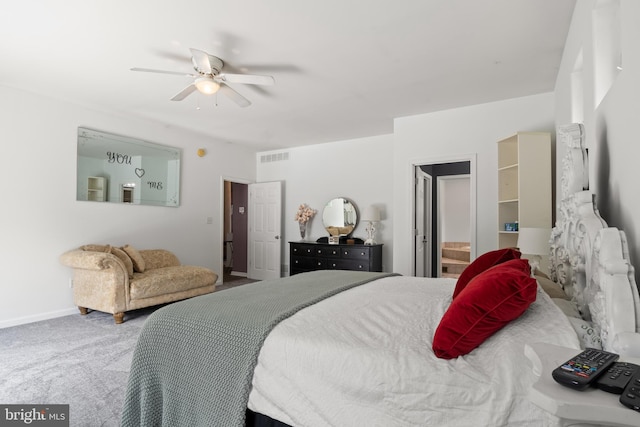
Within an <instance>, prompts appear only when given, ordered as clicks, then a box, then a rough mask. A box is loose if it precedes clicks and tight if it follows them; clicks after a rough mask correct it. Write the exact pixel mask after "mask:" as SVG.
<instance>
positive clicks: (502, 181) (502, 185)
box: [498, 132, 552, 248]
mask: <svg viewBox="0 0 640 427" xmlns="http://www.w3.org/2000/svg"><path fill="white" fill-rule="evenodd" d="M551 217H552V212H551V135H550V134H549V133H548V132H518V133H517V134H515V135H513V136H510V137H508V138H505V139H503V140H501V141H498V248H511V247H517V245H518V232H517V231H506V230H505V224H507V223H518V227H519V228H522V227H544V228H551Z"/></svg>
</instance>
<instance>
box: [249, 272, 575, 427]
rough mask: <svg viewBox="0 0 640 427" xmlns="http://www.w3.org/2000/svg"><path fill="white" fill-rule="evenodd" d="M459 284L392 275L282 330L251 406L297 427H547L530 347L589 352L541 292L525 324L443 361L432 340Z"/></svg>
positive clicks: (261, 369)
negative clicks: (533, 396) (533, 394)
mask: <svg viewBox="0 0 640 427" xmlns="http://www.w3.org/2000/svg"><path fill="white" fill-rule="evenodd" d="M454 286H455V280H453V279H425V278H415V277H404V276H397V277H390V278H384V279H379V280H377V281H375V282H372V283H369V284H366V285H363V286H360V287H357V288H353V289H350V290H347V291H344V292H342V293H340V294H338V295H335V296H333V297H331V298H329V299H326V300H324V301H321V302H319V303H317V304H315V305H313V306H311V307H308V308H305V309H303V310H301V311H299V312H298V313H296V314H295V315H293V316H292V317H290V318H288V319H286V320H285V321H283V322H281V323H280V324H279V325H277V326H276V327H275V328H274V329H273V330H272V332H271V333H270V334H269V336H268V337H267V339H266V340H265V342H264V345H263V347H262V349H261V351H260V354H259V358H258V363H257V366H256V368H255V371H254V377H253V380H252V390H251V393H250V395H249V403H248V407H249V409H251V410H252V411H255V412H258V413H261V414H264V415H267V416H269V417H271V418H273V419H276V420H280V421H282V422H285V423H287V424H289V425H292V426H307V427H313V426H351V425H354V426H355V425H368V426H385V427H389V426H416V425H434V426H435V425H447V426H469V425H478V426H507V425H508V426H545V425H549V426H551V425H559V420H558V419H557V418H555V417H553V416H551V415H549V414H548V413H546V412H544V411H543V410H541V409H539V408H538V407H537V406H535V405H533V404H532V403H531V402H529V400H528V398H527V394H528V390H529V388H530V386H531V385H532V384H533V383H534V382H535V377H534V375H533V373H532V372H531V369H529V365H528V361H527V359H526V357H525V356H524V345H525V343H531V342H548V343H551V344H557V345H562V346H565V347H573V348H576V349H580V343H579V341H578V338H577V336H576V334H575V332H574V330H573V328H572V326H571V324H570V323H569V321H568V320H567V318H566V316H565V315H564V314H563V313H562V312H561V311H560V310H559V309H558V308H557V306H556V305H555V304H554V303H553V302H552V301H551V299H550V298H549V297H548V296H547V295H546V294H545V293H544V291H542V289H541V288H539V289H538V293H537V297H536V301H535V302H534V303H533V304H532V305H531V306H530V307H529V309H528V310H527V311H526V312H525V313H524V314H523V315H522V316H520V317H519V318H518V319H516V320H514V321H512V322H511V323H510V324H508V325H507V326H506V327H505V328H503V329H502V330H500V331H498V332H497V333H495V334H494V335H493V336H491V337H490V338H489V339H487V340H486V341H485V342H484V343H482V344H481V345H480V346H479V347H478V348H476V349H475V350H473V351H471V352H470V353H469V354H467V355H465V356H461V357H458V358H456V359H451V360H445V359H439V358H437V357H435V355H434V353H433V351H432V350H431V344H432V338H433V335H434V332H435V329H436V328H437V326H438V323H439V320H440V318H441V317H442V315H443V314H444V313H445V311H446V309H447V308H448V306H449V304H450V303H451V295H452V293H453V288H454Z"/></svg>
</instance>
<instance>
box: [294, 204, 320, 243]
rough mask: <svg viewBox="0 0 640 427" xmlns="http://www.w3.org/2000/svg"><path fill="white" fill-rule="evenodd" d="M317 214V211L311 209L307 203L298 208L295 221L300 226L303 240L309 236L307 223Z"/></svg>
mask: <svg viewBox="0 0 640 427" xmlns="http://www.w3.org/2000/svg"><path fill="white" fill-rule="evenodd" d="M315 214H316V210H315V209H311V208H310V207H309V206H308V205H307V204H306V203H303V204H301V205H300V206H298V210H297V212H296V217H295V220H296V221H297V222H298V225H299V226H300V236H301V237H302V240H304V238H305V236H306V235H307V223H308V222H309V221H310V220H311V218H313V216H314V215H315Z"/></svg>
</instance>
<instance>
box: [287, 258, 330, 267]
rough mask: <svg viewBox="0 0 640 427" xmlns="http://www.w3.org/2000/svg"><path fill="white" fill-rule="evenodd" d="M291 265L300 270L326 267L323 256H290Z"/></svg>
mask: <svg viewBox="0 0 640 427" xmlns="http://www.w3.org/2000/svg"><path fill="white" fill-rule="evenodd" d="M291 267H292V268H297V269H302V270H324V269H326V268H327V262H326V260H325V259H323V258H316V257H311V256H294V257H291Z"/></svg>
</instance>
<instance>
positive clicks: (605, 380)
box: [596, 362, 640, 394]
mask: <svg viewBox="0 0 640 427" xmlns="http://www.w3.org/2000/svg"><path fill="white" fill-rule="evenodd" d="M638 372H640V366H638V365H636V364H634V363H628V362H616V363H614V364H613V365H611V367H609V369H607V372H605V373H604V374H602V375H600V376H599V377H598V380H597V381H596V387H598V388H599V389H600V390H604V391H606V392H609V393H614V394H622V392H623V391H624V388H625V387H626V386H627V384H628V383H629V380H630V379H631V377H633V376H634V375H635V374H636V373H638Z"/></svg>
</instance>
